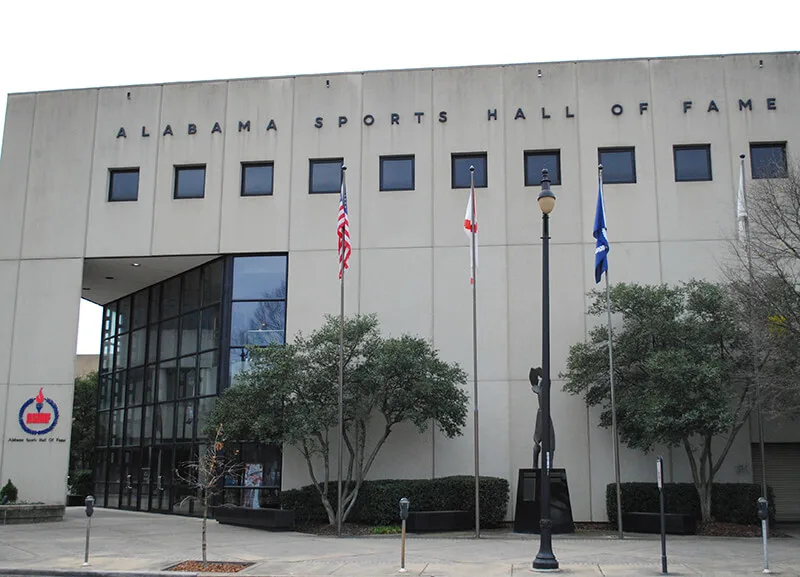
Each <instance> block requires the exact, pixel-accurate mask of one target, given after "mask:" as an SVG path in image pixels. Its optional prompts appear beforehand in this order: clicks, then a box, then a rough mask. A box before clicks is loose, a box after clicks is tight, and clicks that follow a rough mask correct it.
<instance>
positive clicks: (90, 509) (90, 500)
mask: <svg viewBox="0 0 800 577" xmlns="http://www.w3.org/2000/svg"><path fill="white" fill-rule="evenodd" d="M84 503H85V504H86V548H85V549H84V552H83V566H84V567H88V566H89V533H90V531H91V529H92V515H93V514H94V497H92V496H91V495H86V499H85V500H84Z"/></svg>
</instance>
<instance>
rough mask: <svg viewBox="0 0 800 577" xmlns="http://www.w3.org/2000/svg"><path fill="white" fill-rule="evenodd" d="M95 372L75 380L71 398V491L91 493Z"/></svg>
mask: <svg viewBox="0 0 800 577" xmlns="http://www.w3.org/2000/svg"><path fill="white" fill-rule="evenodd" d="M96 413H97V371H94V372H91V373H89V374H87V375H86V376H83V377H78V378H77V379H75V392H74V394H73V398H72V439H71V443H70V448H69V476H70V485H71V492H72V493H74V494H76V495H83V496H85V495H88V494H89V493H91V492H92V455H93V452H94V448H95V439H94V437H95V417H96Z"/></svg>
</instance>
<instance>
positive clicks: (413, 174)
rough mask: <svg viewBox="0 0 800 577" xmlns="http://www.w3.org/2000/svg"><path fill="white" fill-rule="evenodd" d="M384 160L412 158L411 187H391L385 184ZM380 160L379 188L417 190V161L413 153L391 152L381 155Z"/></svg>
mask: <svg viewBox="0 0 800 577" xmlns="http://www.w3.org/2000/svg"><path fill="white" fill-rule="evenodd" d="M384 160H410V161H411V188H390V187H386V186H384V184H383V161H384ZM378 162H379V175H378V190H380V191H382V192H393V191H398V190H409V191H410V190H416V186H417V161H416V158H415V155H413V154H389V155H385V156H381V157H380V158H379V159H378Z"/></svg>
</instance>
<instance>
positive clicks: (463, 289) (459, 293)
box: [433, 234, 508, 381]
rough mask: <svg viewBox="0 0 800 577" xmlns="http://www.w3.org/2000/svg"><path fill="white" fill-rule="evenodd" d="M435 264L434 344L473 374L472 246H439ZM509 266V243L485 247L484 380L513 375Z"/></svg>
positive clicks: (481, 302)
mask: <svg viewBox="0 0 800 577" xmlns="http://www.w3.org/2000/svg"><path fill="white" fill-rule="evenodd" d="M463 236H464V235H463V234H462V237H463ZM466 240H467V239H466V238H464V241H465V242H466ZM433 268H434V273H433V311H434V313H433V315H434V316H433V343H434V346H435V347H436V348H437V349H439V354H440V355H441V356H442V358H444V359H446V360H448V361H451V362H452V361H456V362H458V363H459V364H460V365H461V366H462V367H463V368H464V370H466V371H467V373H469V375H470V379H471V378H472V373H473V370H472V365H473V362H472V361H473V355H472V288H471V285H470V283H469V249H468V248H467V246H463V247H458V248H434V250H433ZM505 271H506V248H505V247H492V246H482V247H481V248H480V255H479V259H478V273H477V283H478V284H477V311H478V379H479V380H481V381H505V380H506V379H507V376H508V360H507V359H508V330H507V326H506V322H505V319H506V318H507V316H508V295H507V289H506V281H505V278H506V272H505ZM482 279H485V280H482Z"/></svg>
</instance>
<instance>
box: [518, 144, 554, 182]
mask: <svg viewBox="0 0 800 577" xmlns="http://www.w3.org/2000/svg"><path fill="white" fill-rule="evenodd" d="M546 155H555V157H556V173H557V174H556V176H557V177H558V178H557V179H555V178H553V175H552V174H549V173H548V176H549V177H550V184H552V185H553V186H560V185H561V149H560V148H552V149H547V150H526V151H525V152H523V153H522V168H523V170H524V176H523V178H524V181H523V182H524V183H525V186H541V185H542V183H541V180H542V173H541V172H539V174H538V181H539V182H533V181H532V180H531V179H530V177H531V176H532V175H530V174H528V158H529V157H531V156H546Z"/></svg>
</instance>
